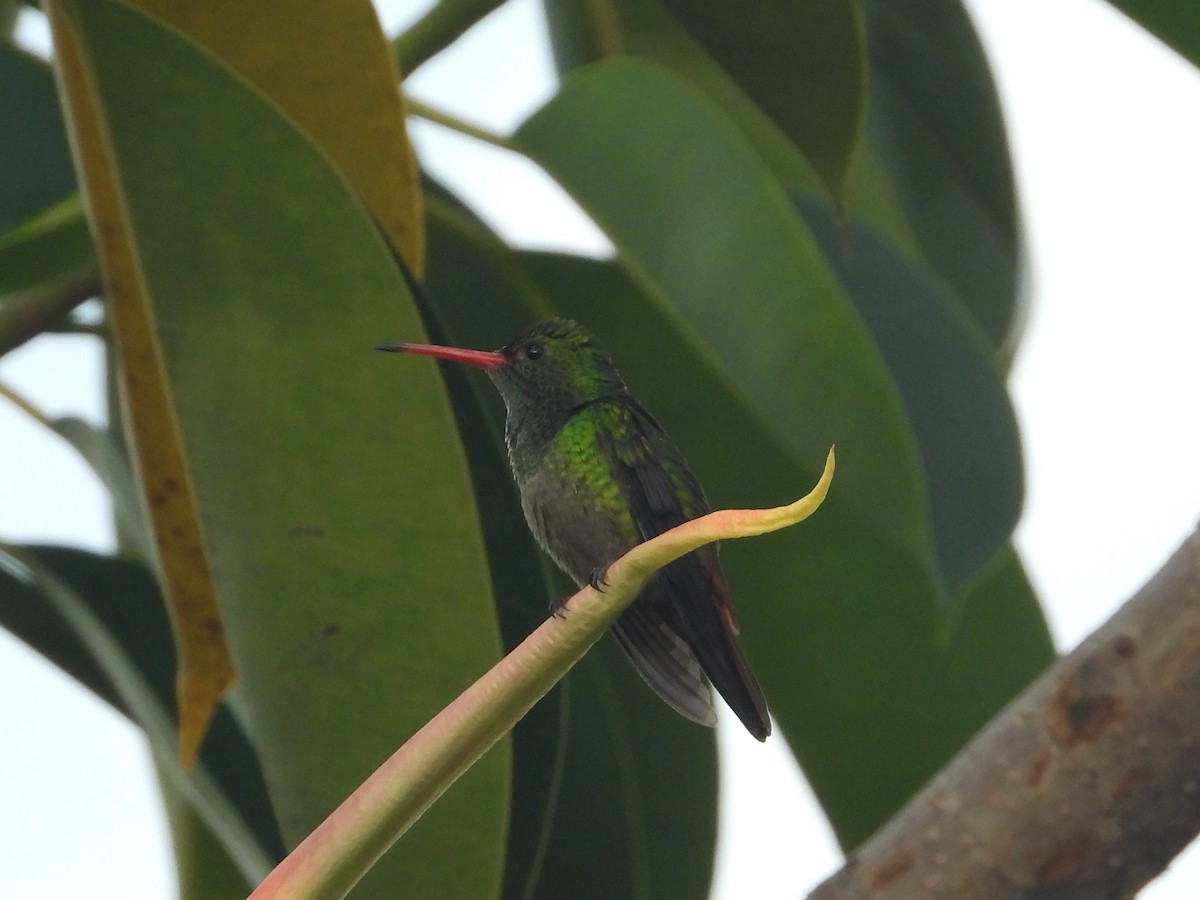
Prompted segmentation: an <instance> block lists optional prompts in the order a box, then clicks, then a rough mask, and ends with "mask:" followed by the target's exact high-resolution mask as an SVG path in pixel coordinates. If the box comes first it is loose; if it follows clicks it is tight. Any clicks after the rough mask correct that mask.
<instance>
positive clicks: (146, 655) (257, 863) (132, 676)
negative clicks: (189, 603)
mask: <svg viewBox="0 0 1200 900" xmlns="http://www.w3.org/2000/svg"><path fill="white" fill-rule="evenodd" d="M0 624H3V625H4V627H5V628H8V629H9V630H10V631H12V632H13V634H15V635H16V636H17V637H19V638H21V639H22V640H24V641H25V642H26V643H28V644H29V645H30V646H31V647H32V648H33V649H35V650H37V651H38V652H39V653H41V654H42V655H43V656H45V657H46V658H47V659H49V660H50V661H51V662H53V663H55V664H56V665H58V666H60V667H61V668H62V669H64V671H66V672H67V673H68V674H70V675H72V676H74V677H75V678H76V679H77V680H79V681H80V682H81V683H82V684H84V685H85V686H86V687H88V688H90V689H92V690H93V691H94V692H96V693H97V694H98V695H99V696H100V697H102V698H103V699H105V700H107V701H109V702H110V703H112V704H113V705H114V706H116V708H117V709H118V710H120V711H121V712H124V713H125V714H126V715H127V716H129V717H130V718H131V719H132V720H133V721H134V722H135V723H136V724H137V725H139V726H140V727H141V728H142V729H143V730H144V731H145V732H146V735H147V737H148V739H149V740H150V744H151V748H152V749H153V750H154V754H155V758H156V761H157V763H158V767H159V772H160V774H162V775H163V776H164V777H166V778H169V779H170V780H171V782H172V785H173V789H174V790H176V791H178V792H179V793H181V794H182V795H183V796H185V797H186V798H187V799H188V802H190V803H191V804H192V806H193V807H194V808H195V809H196V810H197V811H198V813H199V814H200V815H201V816H202V817H203V819H204V821H205V822H206V824H207V826H208V827H209V828H210V829H211V830H212V832H213V834H215V835H216V836H218V837H219V839H220V840H221V841H222V844H223V846H224V847H225V849H226V852H228V853H229V855H230V856H231V857H232V858H233V859H234V860H236V862H237V864H238V866H239V868H240V870H241V872H242V874H243V875H244V877H245V878H246V879H247V880H248V881H250V882H252V883H254V882H257V881H258V880H259V879H260V878H262V877H263V875H264V874H265V873H266V872H267V871H268V870H269V868H270V866H271V865H272V864H273V863H274V861H275V860H276V859H278V857H279V856H280V855H281V854H282V846H281V845H280V842H279V835H278V831H277V828H276V825H275V819H274V815H273V813H272V811H271V809H270V805H269V803H268V801H267V798H266V791H265V788H264V785H263V780H262V773H261V771H260V770H259V768H258V763H257V760H256V759H255V756H254V753H253V751H252V750H251V748H250V744H249V743H248V741H247V740H246V737H245V734H244V733H243V732H242V731H241V729H240V728H239V726H238V725H237V724H236V723H235V721H234V720H233V718H232V716H230V715H229V712H228V711H227V710H221V711H220V712H219V713H218V715H217V716H216V717H215V718H214V721H213V726H212V729H211V732H210V735H209V739H208V742H207V744H206V745H205V749H204V753H203V754H202V756H201V759H200V762H199V764H198V765H197V766H196V767H195V768H193V769H192V770H191V771H189V772H187V773H184V772H182V771H181V770H180V768H179V764H178V762H177V758H178V753H177V738H176V734H177V730H176V721H177V717H176V712H175V704H174V696H175V692H174V682H175V652H174V649H173V647H172V644H171V632H170V627H169V625H168V624H167V617H166V612H165V610H164V608H163V604H162V598H161V595H160V594H159V592H158V588H157V586H156V585H155V584H154V581H153V579H152V578H151V577H150V575H149V573H148V572H147V571H146V569H145V568H144V567H143V566H141V565H137V564H134V563H131V562H128V561H126V560H121V559H114V558H110V557H103V556H96V555H94V554H90V553H84V552H82V551H79V550H68V549H65V548H57V547H20V548H17V547H12V548H6V549H0Z"/></svg>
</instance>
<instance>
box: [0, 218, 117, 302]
mask: <svg viewBox="0 0 1200 900" xmlns="http://www.w3.org/2000/svg"><path fill="white" fill-rule="evenodd" d="M95 271H96V254H95V253H94V252H93V250H92V238H91V235H90V234H88V227H87V220H86V219H85V218H84V216H83V206H82V205H81V203H80V200H79V195H78V194H75V195H72V196H70V197H68V198H67V199H66V200H63V201H61V202H60V203H56V204H55V205H54V206H51V207H50V208H48V209H46V210H43V211H42V212H41V213H39V214H38V215H36V216H34V217H33V218H32V219H30V220H29V221H27V222H25V223H24V224H23V225H20V226H19V227H17V228H14V229H12V230H11V231H9V232H8V233H7V234H3V235H0V294H11V293H15V292H17V291H25V290H30V289H32V288H34V287H37V286H38V285H40V284H43V283H45V282H47V281H50V280H52V279H61V278H65V277H67V276H70V275H77V274H83V273H93V272H95Z"/></svg>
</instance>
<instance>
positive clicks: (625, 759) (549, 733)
mask: <svg viewBox="0 0 1200 900" xmlns="http://www.w3.org/2000/svg"><path fill="white" fill-rule="evenodd" d="M428 207H429V212H430V221H429V226H428V233H429V287H430V293H431V306H432V313H433V315H434V316H435V318H436V319H437V320H438V321H439V322H440V323H442V327H443V328H444V329H445V332H446V334H445V339H446V340H449V341H451V342H453V343H457V344H460V345H464V346H479V347H488V346H493V345H498V344H500V343H502V342H503V341H505V340H507V339H508V337H510V336H511V335H512V334H515V333H516V332H517V331H518V330H520V329H521V328H523V327H525V326H526V325H528V324H529V323H530V322H531V321H534V320H536V319H538V318H544V317H546V316H549V315H552V314H554V312H555V311H556V309H557V307H556V306H555V305H554V298H553V297H552V296H549V295H547V294H546V293H545V292H544V290H543V287H542V286H541V285H540V284H539V282H538V280H537V279H536V278H534V277H533V276H532V275H530V274H529V273H527V272H525V271H524V265H523V261H522V260H520V259H519V258H518V257H517V256H516V255H515V254H513V253H512V251H511V250H509V249H508V248H507V247H505V246H504V245H503V244H502V243H501V242H500V241H499V239H497V238H496V237H495V235H493V234H492V233H491V232H490V231H488V229H487V228H486V227H485V226H484V225H483V224H482V223H481V222H479V221H478V220H477V219H475V218H474V217H473V216H471V215H470V213H469V212H467V211H466V210H465V209H464V208H463V207H461V206H460V205H458V204H457V203H456V202H455V201H454V200H453V198H451V197H449V196H448V195H446V194H445V193H444V192H442V191H440V190H438V189H436V188H434V189H433V190H432V191H431V194H430V197H429V201H428ZM444 375H445V378H446V380H447V384H448V385H449V386H450V389H451V392H452V395H453V396H455V398H456V413H457V415H458V419H459V423H460V428H461V430H462V433H463V437H464V440H465V441H466V442H467V446H468V457H469V459H470V460H471V464H472V472H473V475H474V477H475V482H476V491H477V493H478V496H479V498H480V504H481V507H482V509H483V521H484V529H485V536H486V537H487V540H488V550H489V553H490V555H491V557H492V559H493V572H494V573H495V574H496V578H497V584H496V593H497V603H498V611H499V613H500V621H501V624H502V627H503V628H504V632H505V637H506V642H512V641H513V640H516V639H519V638H521V637H523V636H524V635H525V634H526V633H528V631H529V630H531V628H532V627H533V626H534V625H535V624H537V623H538V622H539V621H540V620H541V619H542V618H543V617H544V616H545V614H546V606H547V604H548V602H549V600H550V599H551V598H554V597H558V596H562V595H563V594H565V593H567V592H568V591H569V585H568V583H567V582H566V580H565V578H563V577H562V576H561V575H558V576H557V577H553V576H552V577H551V578H549V579H548V581H549V585H550V586H549V588H548V589H547V587H546V585H547V579H545V578H543V579H542V580H541V584H540V594H539V596H540V598H541V599H540V600H535V599H534V595H535V594H538V591H537V589H535V588H534V586H533V585H532V580H533V578H534V574H533V573H532V572H531V571H530V570H529V569H528V563H527V562H526V560H527V555H528V554H529V553H530V552H531V550H532V539H531V537H530V535H529V532H528V530H527V528H526V526H525V523H524V521H523V517H522V514H521V511H520V507H519V506H518V504H517V502H516V494H515V490H514V488H513V486H512V482H511V475H510V474H509V472H508V466H507V461H506V460H505V459H504V455H503V448H502V445H501V444H500V442H499V434H500V431H499V428H500V423H501V421H502V419H501V416H502V414H503V413H502V407H501V406H500V404H499V402H498V398H497V397H496V395H495V391H494V389H493V388H492V386H491V385H490V384H487V383H486V380H485V379H483V378H481V377H480V376H479V375H478V373H474V372H463V371H461V370H460V369H458V368H456V367H453V366H446V367H445V369H444ZM463 379H466V380H467V382H468V385H469V386H465V387H460V388H458V389H457V390H456V388H455V385H456V384H461V382H462V380H463ZM473 409H479V410H481V411H482V412H481V413H477V412H472V410H473ZM477 417H479V418H477ZM480 418H484V419H488V420H490V427H489V426H487V425H483V424H482V423H481V422H480V421H479V419H480ZM541 559H542V561H543V563H545V562H546V560H545V557H541ZM522 571H524V572H525V573H526V574H525V576H524V583H523V584H522V583H521V581H518V580H517V579H515V578H514V577H513V576H514V575H517V574H518V573H520V572H522ZM555 574H556V573H555ZM502 580H504V582H505V583H503V584H502V583H501V581H502ZM514 600H515V601H517V602H514ZM609 643H611V642H607V641H606V642H603V644H604V645H602V646H601V647H597V648H596V649H595V650H594V651H593V652H592V653H591V654H590V655H589V656H588V657H587V658H585V659H584V660H583V662H581V663H580V665H579V666H578V667H577V668H576V670H575V671H574V672H572V674H571V675H570V676H569V677H568V678H567V680H566V683H565V684H564V685H563V686H562V687H561V688H560V690H559V691H558V692H556V693H555V694H553V695H551V696H550V697H548V698H547V700H546V701H543V703H542V704H541V705H539V707H536V708H535V709H534V711H533V713H532V714H531V715H530V716H528V717H527V718H526V719H525V720H524V721H523V722H522V723H521V724H520V725H519V726H518V728H517V730H516V732H515V735H514V750H515V759H514V767H513V792H514V796H513V805H512V816H511V819H510V826H509V853H508V870H507V872H506V880H505V889H504V894H503V896H505V897H514V898H515V897H544V898H555V897H561V896H567V895H570V896H597V897H621V896H638V897H664V898H666V897H670V898H674V897H689V896H692V897H701V896H703V895H704V894H705V893H706V891H707V888H708V883H709V879H710V877H711V866H712V851H713V846H714V843H715V839H716V834H715V820H714V816H713V813H712V809H713V804H714V803H715V798H716V764H715V752H716V747H715V743H714V741H713V737H712V734H711V733H710V732H708V731H706V730H705V729H700V728H696V727H695V726H692V725H690V724H689V723H686V722H683V721H682V720H679V719H678V717H677V716H676V715H675V714H674V713H673V712H672V711H671V710H670V709H668V708H667V707H666V706H665V705H663V704H662V703H661V702H660V701H659V700H658V698H657V697H655V696H653V695H652V694H651V693H650V692H649V691H648V690H647V688H646V686H645V685H644V684H643V683H642V682H641V681H640V680H639V679H638V678H637V677H636V676H635V675H634V674H633V672H632V670H631V669H630V667H629V665H628V663H627V662H626V661H625V660H624V658H622V657H620V655H619V654H618V653H614V652H612V651H613V648H612V647H611V646H608V647H606V646H605V645H607V644H609ZM549 703H553V704H554V705H553V706H550V705H548V704H549ZM647 859H651V860H653V864H652V865H651V866H649V868H647V866H646V860H647ZM630 863H635V864H636V865H634V867H633V868H630V867H629V864H630ZM581 892H582V893H581Z"/></svg>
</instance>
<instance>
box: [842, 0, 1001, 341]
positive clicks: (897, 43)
mask: <svg viewBox="0 0 1200 900" xmlns="http://www.w3.org/2000/svg"><path fill="white" fill-rule="evenodd" d="M864 9H865V12H866V23H867V36H868V39H869V41H868V42H869V46H870V63H871V100H870V103H869V105H868V106H869V110H870V123H869V129H868V131H869V134H870V143H871V145H872V149H873V151H874V154H875V155H877V156H878V157H879V158H880V160H881V161H882V162H883V164H884V166H885V167H886V168H887V170H888V171H890V173H891V184H892V186H893V187H894V189H895V191H896V192H897V193H898V194H899V196H900V200H901V202H902V203H903V205H904V208H905V209H906V210H907V212H908V217H909V221H910V222H911V225H912V229H913V232H914V233H915V234H916V237H917V240H918V241H919V243H920V245H921V248H922V251H923V253H924V255H925V257H926V258H927V259H928V260H929V261H930V264H931V265H932V266H933V267H934V269H935V270H936V271H937V272H938V273H939V274H940V275H941V276H942V278H943V279H945V281H946V282H947V283H948V284H949V285H950V286H951V287H952V288H953V289H954V291H955V293H956V294H957V295H958V296H959V297H961V298H962V300H963V302H964V303H965V304H966V309H967V311H968V312H969V313H970V314H971V315H972V316H973V317H974V318H975V319H976V321H977V322H978V323H979V326H980V328H982V329H983V332H984V334H986V335H987V336H988V338H989V339H990V340H991V342H992V343H993V345H995V346H996V347H998V348H1001V349H1002V350H1003V351H1004V352H1005V353H1006V354H1007V355H1008V356H1009V357H1011V354H1012V353H1013V352H1014V351H1015V349H1016V343H1017V341H1018V339H1019V337H1020V334H1019V328H1020V324H1021V309H1020V307H1019V305H1018V281H1019V274H1018V273H1019V269H1018V257H1019V254H1020V252H1021V247H1020V240H1019V238H1018V223H1017V201H1016V196H1015V189H1014V187H1013V175H1012V162H1011V160H1010V159H1009V155H1008V143H1007V137H1006V134H1005V129H1004V120H1003V118H1002V116H1001V113H1000V104H999V100H998V99H997V96H996V88H995V85H994V84H993V82H992V77H991V71H990V69H989V68H988V64H987V59H986V57H985V56H984V53H983V48H982V46H981V45H980V43H979V38H978V36H977V35H976V33H975V29H974V27H973V26H972V25H971V20H970V18H969V17H968V16H967V13H966V11H965V10H964V9H963V8H962V6H961V4H960V3H958V2H957V0H947V2H942V3H934V4H930V3H927V2H922V0H867V2H866V4H865V6H864Z"/></svg>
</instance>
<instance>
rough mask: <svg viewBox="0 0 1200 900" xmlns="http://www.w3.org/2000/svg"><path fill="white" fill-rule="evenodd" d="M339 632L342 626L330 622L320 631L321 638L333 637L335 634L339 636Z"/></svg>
mask: <svg viewBox="0 0 1200 900" xmlns="http://www.w3.org/2000/svg"><path fill="white" fill-rule="evenodd" d="M341 632H342V626H340V625H338V624H337V623H336V622H330V623H329V624H328V625H326V626H325V627H324V628H322V629H321V636H322V637H333V636H334V635H336V634H341Z"/></svg>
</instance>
